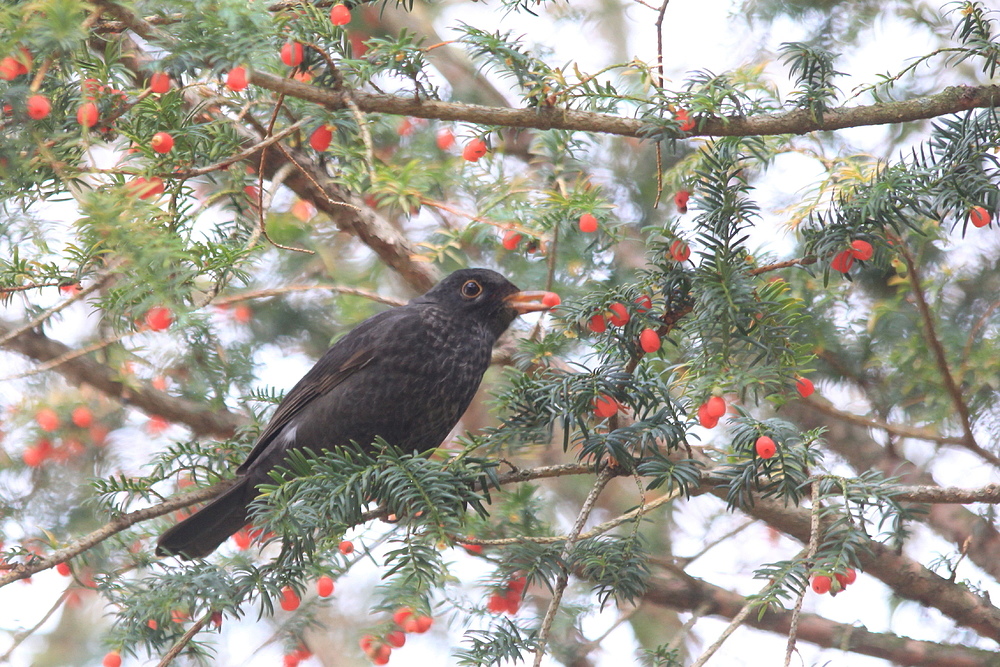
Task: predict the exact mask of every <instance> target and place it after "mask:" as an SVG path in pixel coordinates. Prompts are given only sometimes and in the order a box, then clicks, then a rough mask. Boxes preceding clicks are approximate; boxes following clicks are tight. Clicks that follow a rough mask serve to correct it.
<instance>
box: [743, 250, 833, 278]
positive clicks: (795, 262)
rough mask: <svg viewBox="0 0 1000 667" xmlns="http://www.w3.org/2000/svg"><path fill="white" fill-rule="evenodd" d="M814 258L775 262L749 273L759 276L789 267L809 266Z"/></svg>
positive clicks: (807, 257) (813, 262)
mask: <svg viewBox="0 0 1000 667" xmlns="http://www.w3.org/2000/svg"><path fill="white" fill-rule="evenodd" d="M815 263H816V257H815V256H813V255H806V256H805V257H799V258H797V259H789V260H786V261H784V262H775V263H774V264H767V265H766V266H758V267H757V268H756V269H751V270H750V271H749V273H750V275H751V276H759V275H760V274H762V273H767V272H768V271H777V270H778V269H787V268H788V267H790V266H797V265H801V266H807V265H809V264H815Z"/></svg>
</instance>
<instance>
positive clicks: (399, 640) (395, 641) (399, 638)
mask: <svg viewBox="0 0 1000 667" xmlns="http://www.w3.org/2000/svg"><path fill="white" fill-rule="evenodd" d="M385 643H386V644H388V645H389V646H391V647H393V648H400V647H402V646H403V644H405V643H406V635H405V634H404V633H403V632H400V631H399V630H393V631H392V632H389V633H387V634H386V636H385Z"/></svg>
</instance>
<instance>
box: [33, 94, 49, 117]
mask: <svg viewBox="0 0 1000 667" xmlns="http://www.w3.org/2000/svg"><path fill="white" fill-rule="evenodd" d="M27 107H28V118H31V119H33V120H41V119H42V118H45V117H46V116H48V115H49V112H50V111H52V104H51V103H49V98H47V97H45V95H32V96H31V97H29V98H28V103H27Z"/></svg>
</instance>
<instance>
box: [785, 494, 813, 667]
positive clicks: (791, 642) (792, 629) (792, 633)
mask: <svg viewBox="0 0 1000 667" xmlns="http://www.w3.org/2000/svg"><path fill="white" fill-rule="evenodd" d="M809 510H810V511H809V549H808V551H806V562H808V563H810V564H812V560H813V558H815V557H816V551H817V550H818V549H819V519H820V502H819V483H818V482H817V481H815V480H814V481H813V483H812V507H810V508H809ZM806 588H808V587H807V586H804V587H803V588H802V590H801V591H799V594H798V596H796V598H795V608H794V609H792V620H791V621H790V622H789V628H788V644H787V645H786V646H785V667H789V665H790V664H791V662H792V653H794V652H795V640H796V638H797V637H798V632H799V616H800V615H801V614H802V603H803V601H804V600H805V599H806Z"/></svg>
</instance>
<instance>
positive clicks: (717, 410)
mask: <svg viewBox="0 0 1000 667" xmlns="http://www.w3.org/2000/svg"><path fill="white" fill-rule="evenodd" d="M705 405H706V406H707V407H706V408H705V410H706V414H708V416H709V417H715V418H716V419H722V415H724V414H726V399H724V398H722V397H721V396H712V397H711V398H709V399H708V401H707V402H706V403H705Z"/></svg>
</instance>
